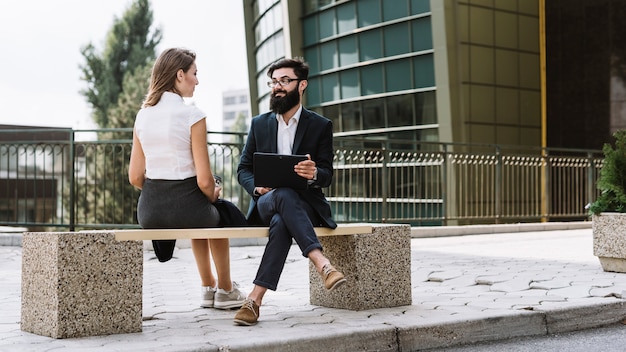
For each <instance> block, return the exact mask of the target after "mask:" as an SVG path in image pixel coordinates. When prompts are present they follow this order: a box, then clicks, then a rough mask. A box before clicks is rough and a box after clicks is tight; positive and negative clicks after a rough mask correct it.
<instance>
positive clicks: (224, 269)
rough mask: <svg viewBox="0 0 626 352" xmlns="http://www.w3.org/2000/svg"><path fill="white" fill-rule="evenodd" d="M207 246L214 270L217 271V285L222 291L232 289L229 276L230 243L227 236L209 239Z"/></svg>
mask: <svg viewBox="0 0 626 352" xmlns="http://www.w3.org/2000/svg"><path fill="white" fill-rule="evenodd" d="M209 247H210V249H211V254H212V255H213V262H214V263H215V270H216V271H217V287H218V288H221V289H222V290H224V291H231V290H232V289H233V282H232V280H231V278H230V243H229V240H228V238H224V239H215V240H209Z"/></svg>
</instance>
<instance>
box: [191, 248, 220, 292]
mask: <svg viewBox="0 0 626 352" xmlns="http://www.w3.org/2000/svg"><path fill="white" fill-rule="evenodd" d="M191 250H192V251H193V256H194V258H195V259H196V266H197V267H198V273H199V274H200V280H201V281H202V286H208V287H215V284H216V283H217V282H216V280H215V276H213V271H212V270H211V257H210V255H209V240H205V239H192V240H191Z"/></svg>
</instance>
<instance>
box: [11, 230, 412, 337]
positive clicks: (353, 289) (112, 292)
mask: <svg viewBox="0 0 626 352" xmlns="http://www.w3.org/2000/svg"><path fill="white" fill-rule="evenodd" d="M315 231H316V233H317V235H318V237H319V239H320V242H321V243H322V245H323V246H324V253H325V254H326V256H327V257H328V258H329V259H330V260H331V262H332V263H333V264H334V265H335V266H336V267H338V268H340V270H341V271H342V272H343V273H344V274H345V275H346V279H347V282H346V284H344V285H343V286H342V287H341V288H340V289H338V290H333V291H327V290H325V289H324V288H323V285H322V282H321V278H320V276H319V274H318V273H317V272H316V270H315V267H314V266H313V264H312V263H310V264H309V283H310V285H309V293H310V303H311V304H313V305H319V306H324V307H331V308H341V309H349V310H363V309H374V308H386V307H396V306H403V305H410V304H411V302H412V300H411V250H410V237H411V235H410V232H411V230H410V226H409V225H398V224H339V226H338V227H337V229H334V230H332V229H328V228H316V229H315ZM267 236H268V229H267V228H265V227H231V228H206V229H158V230H153V229H138V230H134V229H133V230H97V231H81V232H26V233H24V235H23V238H22V310H21V314H22V317H21V329H22V330H23V331H27V332H31V333H35V334H38V335H43V336H49V337H53V338H72V337H85V336H96V335H108V334H119V333H133V332H141V331H142V311H143V307H142V304H143V300H142V299H143V296H142V295H143V294H142V290H143V289H142V287H143V253H144V250H143V248H144V247H143V241H146V240H161V239H177V240H178V239H194V238H208V239H212V238H255V237H257V238H263V237H267ZM389 287H393V288H394V289H393V290H389V289H388V288H389Z"/></svg>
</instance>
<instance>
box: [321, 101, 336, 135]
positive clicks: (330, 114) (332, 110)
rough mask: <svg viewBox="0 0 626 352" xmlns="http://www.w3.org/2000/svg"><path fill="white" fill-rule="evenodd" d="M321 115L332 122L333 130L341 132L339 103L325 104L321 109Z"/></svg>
mask: <svg viewBox="0 0 626 352" xmlns="http://www.w3.org/2000/svg"><path fill="white" fill-rule="evenodd" d="M321 115H322V116H324V117H326V118H328V119H329V120H330V121H332V122H333V132H341V123H340V122H341V120H340V115H339V104H337V105H330V106H325V107H324V108H323V109H322V112H321Z"/></svg>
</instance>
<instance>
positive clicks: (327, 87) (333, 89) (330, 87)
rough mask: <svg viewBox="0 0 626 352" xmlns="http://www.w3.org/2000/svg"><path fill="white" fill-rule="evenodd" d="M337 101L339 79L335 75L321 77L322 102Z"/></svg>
mask: <svg viewBox="0 0 626 352" xmlns="http://www.w3.org/2000/svg"><path fill="white" fill-rule="evenodd" d="M333 100H339V79H338V75H337V74H336V73H333V74H330V75H325V76H323V77H322V101H323V102H328V101H333Z"/></svg>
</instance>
